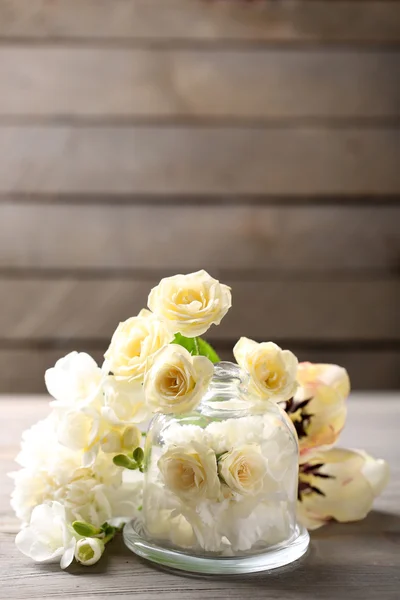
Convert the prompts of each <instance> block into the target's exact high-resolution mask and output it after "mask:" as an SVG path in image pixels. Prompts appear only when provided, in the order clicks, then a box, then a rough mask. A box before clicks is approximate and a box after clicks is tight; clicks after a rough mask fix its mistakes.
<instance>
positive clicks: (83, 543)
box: [75, 538, 105, 566]
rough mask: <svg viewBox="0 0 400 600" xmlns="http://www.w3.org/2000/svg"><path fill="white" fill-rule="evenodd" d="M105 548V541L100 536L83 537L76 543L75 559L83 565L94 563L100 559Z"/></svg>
mask: <svg viewBox="0 0 400 600" xmlns="http://www.w3.org/2000/svg"><path fill="white" fill-rule="evenodd" d="M104 548H105V546H104V542H103V541H102V540H101V539H99V538H82V539H80V540H78V542H77V543H76V546H75V559H76V560H77V561H78V562H79V563H81V565H85V566H91V565H94V564H95V563H97V562H98V561H99V560H100V558H101V556H102V554H103V552H104Z"/></svg>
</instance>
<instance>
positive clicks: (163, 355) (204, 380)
mask: <svg viewBox="0 0 400 600" xmlns="http://www.w3.org/2000/svg"><path fill="white" fill-rule="evenodd" d="M213 373H214V366H213V364H212V362H211V361H210V360H209V359H208V358H206V357H205V356H192V355H191V354H190V353H189V352H188V351H187V350H186V349H185V348H183V347H182V346H179V345H177V344H170V345H168V346H165V347H164V348H161V350H159V351H158V352H157V353H156V354H155V355H154V356H152V357H151V358H150V359H149V360H148V363H147V369H146V373H145V377H144V386H143V387H144V394H145V398H146V403H147V406H148V407H149V408H150V410H152V411H153V412H163V413H183V412H188V411H190V410H193V409H194V408H195V407H196V406H197V405H198V403H199V402H200V400H201V399H202V397H203V395H204V393H205V391H206V390H207V388H208V385H209V383H210V381H211V378H212V376H213Z"/></svg>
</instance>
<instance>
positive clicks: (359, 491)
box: [297, 448, 389, 529]
mask: <svg viewBox="0 0 400 600" xmlns="http://www.w3.org/2000/svg"><path fill="white" fill-rule="evenodd" d="M388 480H389V467H388V464H387V463H386V462H385V461H384V460H381V459H378V460H376V459H374V458H372V457H371V456H369V455H368V454H366V453H365V452H361V451H358V450H346V449H343V448H331V449H328V450H322V449H319V450H310V451H309V452H305V453H304V454H303V455H302V456H301V458H300V473H299V502H298V504H297V514H298V518H299V520H300V521H301V522H302V523H303V525H305V526H306V527H307V528H308V529H317V528H318V527H321V525H324V523H326V522H327V521H329V520H331V519H335V520H336V521H341V522H344V523H346V522H348V521H359V520H360V519H363V518H364V517H365V516H366V515H367V514H368V512H369V511H370V510H371V508H372V504H373V501H374V499H375V498H376V497H377V496H378V495H379V494H380V493H381V492H382V490H383V489H384V487H385V486H386V484H387V482H388Z"/></svg>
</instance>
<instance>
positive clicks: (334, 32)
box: [0, 0, 400, 42]
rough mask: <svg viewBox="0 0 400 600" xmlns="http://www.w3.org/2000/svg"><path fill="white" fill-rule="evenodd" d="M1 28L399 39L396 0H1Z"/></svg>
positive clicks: (200, 37)
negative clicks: (248, 1) (251, 0)
mask: <svg viewBox="0 0 400 600" xmlns="http://www.w3.org/2000/svg"><path fill="white" fill-rule="evenodd" d="M0 36H1V37H3V38H6V39H13V38H19V37H25V38H27V39H45V38H47V37H50V38H56V39H63V38H75V39H79V38H93V39H95V40H102V39H109V38H115V39H116V40H127V39H128V40H148V39H151V40H154V39H163V40H168V39H174V40H192V41H203V42H210V41H215V40H226V41H229V42H231V41H239V42H243V41H246V42H260V41H267V42H298V41H300V42H301V41H320V40H324V41H341V42H342V41H357V42H381V41H383V42H387V41H392V42H399V39H400V18H399V13H398V7H397V6H396V2H391V1H385V0H375V1H368V2H352V1H341V0H335V2H331V1H329V0H325V1H321V0H316V1H313V2H307V1H301V0H300V1H299V0H294V1H293V0H281V1H280V2H276V1H275V0H266V1H265V2H262V3H260V2H255V3H253V4H249V5H243V4H241V3H239V2H237V1H236V2H233V1H232V0H217V1H210V2H208V1H204V0H190V1H189V2H188V1H187V0H113V2H112V3H110V2H107V0H52V1H51V2H48V1H46V0H3V2H2V3H1V4H0Z"/></svg>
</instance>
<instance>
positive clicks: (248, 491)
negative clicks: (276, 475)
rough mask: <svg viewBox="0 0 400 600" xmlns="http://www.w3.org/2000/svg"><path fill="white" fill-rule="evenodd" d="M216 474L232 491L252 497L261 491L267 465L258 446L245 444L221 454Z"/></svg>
mask: <svg viewBox="0 0 400 600" xmlns="http://www.w3.org/2000/svg"><path fill="white" fill-rule="evenodd" d="M218 472H219V474H220V475H221V477H222V479H223V481H224V482H225V483H226V485H227V486H228V487H229V488H230V489H231V490H232V491H234V492H237V493H238V494H241V495H242V496H248V495H250V496H253V497H254V496H256V495H257V494H259V493H260V492H262V490H263V487H264V483H265V479H266V476H267V463H266V460H265V458H264V456H263V455H262V452H261V448H260V446H259V445H258V444H247V445H245V446H238V447H236V448H234V449H233V450H231V451H230V452H226V453H225V454H223V455H222V456H221V458H220V459H219V460H218Z"/></svg>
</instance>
